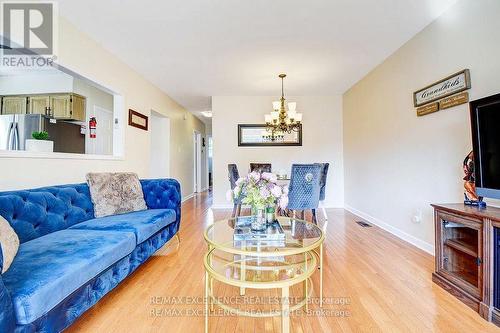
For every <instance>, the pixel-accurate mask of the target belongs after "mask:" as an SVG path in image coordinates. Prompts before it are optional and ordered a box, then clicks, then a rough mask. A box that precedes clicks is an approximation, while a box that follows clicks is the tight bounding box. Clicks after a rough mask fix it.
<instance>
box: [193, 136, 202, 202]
mask: <svg viewBox="0 0 500 333" xmlns="http://www.w3.org/2000/svg"><path fill="white" fill-rule="evenodd" d="M193 152H194V165H193V187H194V188H193V192H194V193H198V192H201V133H200V132H198V131H196V130H194V131H193Z"/></svg>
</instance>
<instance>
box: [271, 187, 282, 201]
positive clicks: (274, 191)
mask: <svg viewBox="0 0 500 333" xmlns="http://www.w3.org/2000/svg"><path fill="white" fill-rule="evenodd" d="M271 193H272V194H273V196H274V197H276V198H279V197H281V194H282V193H283V192H282V190H281V187H280V186H278V185H274V186H273V187H272V188H271Z"/></svg>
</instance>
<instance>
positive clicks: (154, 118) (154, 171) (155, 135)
mask: <svg viewBox="0 0 500 333" xmlns="http://www.w3.org/2000/svg"><path fill="white" fill-rule="evenodd" d="M150 121H151V123H150V139H151V143H150V147H151V151H150V154H151V156H150V163H151V165H150V168H149V169H150V170H149V172H150V176H151V177H153V178H168V177H170V147H171V145H170V118H169V117H167V116H165V115H163V114H161V113H159V112H157V111H155V110H151V117H150ZM155 122H157V123H155ZM157 126H158V127H157ZM158 139H159V140H164V141H165V142H164V143H163V145H161V144H160V145H159V147H160V149H161V151H159V152H154V151H153V147H155V145H154V143H153V140H158ZM154 153H157V154H162V155H163V156H162V157H161V158H156V157H155V156H153V154H154ZM154 163H160V164H161V165H153V164H154Z"/></svg>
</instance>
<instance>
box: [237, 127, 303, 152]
mask: <svg viewBox="0 0 500 333" xmlns="http://www.w3.org/2000/svg"><path fill="white" fill-rule="evenodd" d="M265 128H266V124H238V147H276V146H279V147H283V146H302V124H301V125H300V127H299V131H298V132H296V133H297V140H296V141H289V142H287V141H284V142H245V141H244V136H243V131H244V130H245V129H256V130H263V131H265Z"/></svg>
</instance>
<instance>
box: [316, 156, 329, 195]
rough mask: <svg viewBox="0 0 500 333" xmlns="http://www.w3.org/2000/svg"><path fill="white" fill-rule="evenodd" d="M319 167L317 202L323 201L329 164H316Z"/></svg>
mask: <svg viewBox="0 0 500 333" xmlns="http://www.w3.org/2000/svg"><path fill="white" fill-rule="evenodd" d="M316 164H318V165H319V166H321V179H320V180H319V201H323V200H325V196H326V194H325V190H326V176H328V168H329V167H330V163H316Z"/></svg>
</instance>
